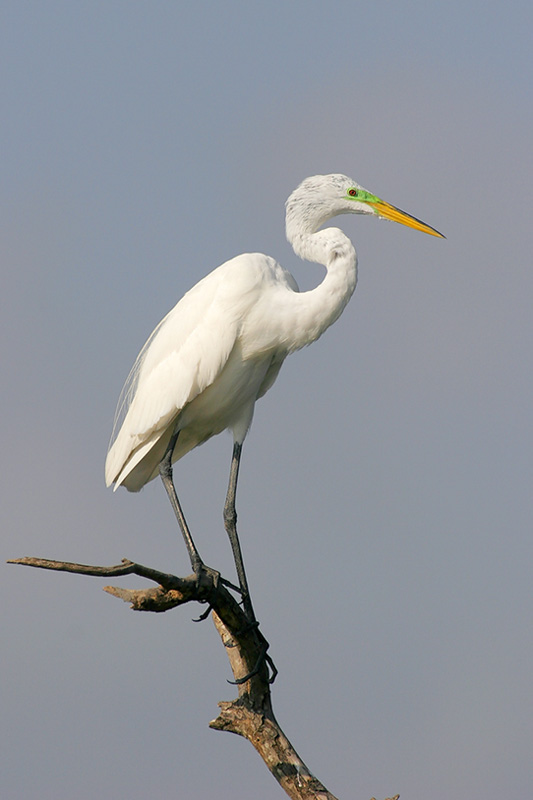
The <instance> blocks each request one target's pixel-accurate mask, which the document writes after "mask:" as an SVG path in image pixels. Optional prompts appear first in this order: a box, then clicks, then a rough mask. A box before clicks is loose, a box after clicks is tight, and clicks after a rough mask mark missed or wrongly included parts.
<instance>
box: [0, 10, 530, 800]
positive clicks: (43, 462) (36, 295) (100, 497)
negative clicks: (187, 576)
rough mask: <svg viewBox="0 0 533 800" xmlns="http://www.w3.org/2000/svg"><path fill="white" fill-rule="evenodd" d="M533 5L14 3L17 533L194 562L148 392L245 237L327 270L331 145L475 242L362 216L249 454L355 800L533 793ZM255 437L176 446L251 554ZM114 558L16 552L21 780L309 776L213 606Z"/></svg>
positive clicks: (275, 582) (292, 712) (331, 757)
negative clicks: (146, 480)
mask: <svg viewBox="0 0 533 800" xmlns="http://www.w3.org/2000/svg"><path fill="white" fill-rule="evenodd" d="M532 17H533V12H532V10H531V4H530V3H529V2H527V3H526V2H517V3H514V4H513V10H512V14H511V13H510V10H509V8H508V7H507V6H506V5H505V4H501V3H490V2H489V3H486V2H484V3H481V2H470V3H466V4H465V3H459V2H450V3H446V4H442V3H428V2H424V3H422V2H404V3H401V4H393V3H386V2H380V1H379V0H374V2H372V3H359V2H350V3H347V2H330V3H328V4H324V3H320V4H319V3H314V2H305V3H304V2H292V3H291V2H289V3H287V2H283V3H281V2H270V3H268V4H255V3H244V2H225V3H214V2H199V3H191V4H184V3H182V4H176V3H174V2H158V3H145V2H144V3H141V2H131V0H128V2H113V1H112V2H107V3H96V2H93V3H89V2H78V3H74V4H73V3H71V2H56V1H55V0H52V1H51V2H48V3H37V2H16V3H15V2H5V3H4V4H3V10H2V25H1V26H0V31H1V33H0V36H1V37H2V39H3V41H2V43H1V47H0V53H1V55H0V59H1V68H0V85H1V89H2V119H3V122H2V133H1V137H2V144H1V149H2V160H1V167H0V169H1V171H2V174H1V180H0V197H1V201H2V213H1V215H0V219H1V225H2V236H1V247H2V258H1V269H2V287H3V288H2V314H1V321H2V331H1V335H0V349H1V355H2V369H3V375H4V380H3V391H2V397H1V401H0V402H1V403H2V412H3V413H2V419H3V422H4V425H3V430H2V452H3V458H2V461H3V464H4V470H3V480H2V502H1V512H0V513H1V523H2V531H3V537H2V541H3V544H2V551H3V557H4V560H5V559H7V558H13V557H18V556H22V555H37V556H44V557H49V558H58V559H64V560H72V561H81V562H86V563H96V564H112V563H116V562H118V561H119V560H120V558H122V557H129V558H132V559H134V560H138V561H140V562H142V563H146V564H148V565H151V566H154V567H157V568H160V569H163V570H166V571H170V572H172V571H173V572H176V573H178V574H184V573H186V572H188V565H187V558H186V553H185V550H184V548H183V545H182V543H181V541H180V539H179V536H178V533H177V531H176V526H175V524H174V521H173V518H172V512H171V509H170V506H169V505H168V503H167V501H166V498H165V497H164V492H163V489H162V487H161V486H160V485H159V484H158V483H153V484H151V485H150V486H148V487H147V488H146V489H145V490H144V491H143V492H141V493H140V494H139V495H129V494H128V493H127V492H125V491H123V490H121V491H119V492H117V493H116V494H113V493H112V492H111V491H109V490H106V489H105V487H104V482H103V462H104V458H105V452H106V447H107V442H108V438H109V435H110V432H111V426H112V420H113V414H114V407H115V403H116V400H117V398H118V394H119V392H120V388H121V385H122V383H123V381H124V379H125V378H126V375H127V374H128V371H129V368H130V366H131V364H132V362H133V360H134V358H135V356H136V354H137V352H138V350H139V349H140V347H141V346H142V344H143V342H144V340H145V339H146V337H147V336H148V334H149V333H150V331H151V330H152V328H153V327H154V326H155V325H156V323H157V322H158V321H159V319H160V318H161V317H162V316H163V315H164V314H165V313H166V311H167V310H168V309H169V308H170V307H171V306H172V305H174V303H175V302H176V300H177V299H178V298H179V297H180V296H181V294H183V292H184V291H186V289H188V288H189V287H190V286H191V285H192V284H194V283H195V282H196V281H197V280H198V279H199V278H200V277H202V276H203V275H204V274H205V273H206V272H208V271H209V270H211V269H212V268H214V267H215V266H216V265H217V264H219V263H221V262H222V261H224V260H226V259H227V258H230V257H231V256H233V255H236V254H237V253H239V252H244V251H250V250H259V251H263V252H267V253H269V254H270V255H273V256H275V257H276V258H278V259H279V260H280V261H282V263H284V264H285V265H286V266H287V267H289V268H290V269H291V270H293V271H294V273H295V275H296V277H297V279H298V280H299V282H300V284H301V285H302V286H303V287H310V286H312V285H314V284H316V282H317V281H319V280H320V279H321V277H322V271H321V269H320V268H319V267H317V266H316V265H306V264H303V263H302V262H299V261H298V259H297V258H296V257H295V256H294V255H293V254H292V252H291V251H290V248H289V246H288V245H287V243H286V242H285V241H284V229H283V203H284V201H285V198H286V196H287V195H288V194H289V192H290V191H291V190H292V189H293V188H294V187H295V185H296V184H297V183H298V182H299V181H300V180H301V179H302V178H304V177H305V176H306V175H310V174H315V173H319V172H330V171H339V172H345V173H347V174H349V175H351V176H352V177H353V178H355V179H356V180H358V181H359V182H360V183H362V184H363V185H364V186H365V187H367V188H368V189H370V190H371V191H373V192H375V193H376V194H378V195H380V196H382V197H384V198H385V199H386V200H389V201H390V202H392V203H394V204H397V205H398V206H400V207H401V208H404V209H405V210H406V211H408V212H410V213H412V214H414V215H415V216H418V217H420V218H422V219H423V220H424V221H426V222H427V223H429V224H430V225H433V226H435V227H436V228H438V229H439V230H442V231H443V232H444V233H445V234H446V236H447V237H448V238H447V240H446V241H440V240H437V239H434V238H432V237H429V236H424V235H422V234H419V233H416V232H414V231H412V230H408V229H407V228H402V227H400V226H398V225H393V224H390V223H385V222H378V221H377V220H372V219H368V218H361V219H356V218H342V220H341V221H340V222H341V225H342V226H343V227H344V229H345V230H346V232H347V233H348V234H349V235H350V236H351V237H352V238H353V239H354V240H355V242H356V245H357V249H358V253H359V275H360V280H359V286H358V289H357V292H356V294H355V296H354V298H353V300H352V301H351V303H350V304H349V306H348V308H347V309H346V311H345V313H344V315H343V316H342V318H341V319H340V320H339V322H338V323H337V324H336V325H335V326H334V327H333V328H332V329H331V330H330V331H328V333H327V334H326V335H325V336H324V337H323V338H322V339H321V340H320V341H319V342H317V343H316V344H315V345H314V346H313V347H312V348H310V349H308V350H305V351H302V352H301V353H298V354H296V355H294V356H292V357H291V358H290V359H289V360H288V361H287V363H286V364H285V366H284V368H283V370H282V372H281V375H280V377H279V379H278V382H277V384H276V385H275V387H274V388H273V389H272V390H271V392H270V393H269V394H268V395H267V396H266V397H265V398H264V400H262V401H261V402H260V404H258V407H257V409H256V416H255V420H254V425H253V428H252V431H251V433H250V435H249V438H248V440H247V442H246V445H245V450H244V456H243V465H242V478H241V483H240V487H239V490H240V491H239V497H238V508H239V524H240V531H241V538H242V541H243V547H244V552H245V559H246V563H247V568H248V573H249V579H250V582H251V585H252V589H253V596H254V603H255V606H256V609H257V612H258V615H259V617H260V619H261V623H262V629H263V631H264V633H265V635H266V636H267V637H268V638H269V640H270V642H271V653H272V656H273V658H274V659H275V661H276V664H277V666H278V668H279V672H280V674H279V677H278V680H277V681H276V684H275V686H274V704H275V709H276V713H277V715H278V718H279V720H280V722H281V724H282V725H283V726H284V728H285V730H286V733H287V734H288V735H289V737H290V738H291V739H292V741H293V742H294V744H295V746H296V748H297V749H298V751H299V752H300V753H301V755H302V757H303V758H304V760H305V761H306V762H307V763H308V764H309V766H310V768H311V769H312V770H313V771H314V772H315V773H316V774H317V775H318V777H319V778H320V779H321V780H322V781H323V782H324V783H325V784H326V785H327V786H328V788H329V789H331V791H333V792H334V793H336V794H337V795H339V797H341V798H348V797H353V798H369V797H371V796H372V795H376V797H378V798H379V797H385V796H389V795H391V794H394V793H396V792H400V793H401V795H402V798H405V799H407V798H409V800H427V798H429V797H431V798H432V800H448V799H449V798H450V797H457V798H463V797H464V798H466V797H468V798H469V800H492V798H501V797H527V796H528V795H529V793H530V791H531V782H532V779H533V768H532V766H531V742H532V741H533V707H532V706H533V702H532V690H531V675H532V660H533V638H532V625H531V622H532V611H533V601H532V592H531V586H532V577H531V576H532V562H533V537H532V536H531V528H532V526H531V518H532V510H533V509H532V491H531V473H532V469H531V467H532V464H531V460H532V456H531V453H532V445H533V442H532V433H533V431H532V422H531V394H532V389H533V380H532V376H531V367H530V363H531V352H532V347H533V341H532V340H533V324H532V315H531V304H532V297H533V274H532V270H531V256H530V247H531V245H530V240H531V223H530V216H531V212H530V205H531V203H530V195H531V188H530V187H531V184H532V181H533V167H532V160H531V140H532V117H533V114H532V99H533V98H532V94H533V92H532V83H531V75H532V68H533V57H532V54H531V43H530V36H531V25H532V22H533V19H532ZM230 453H231V438H230V437H229V436H228V435H223V436H220V437H218V438H217V439H216V440H212V441H211V442H210V443H208V444H207V445H205V446H204V447H202V448H199V449H198V450H197V451H195V452H194V453H192V454H190V455H189V456H188V457H187V458H186V459H185V460H184V461H182V462H181V463H180V464H178V465H177V468H176V470H175V478H176V483H177V486H178V491H179V492H180V495H181V497H182V501H183V505H184V508H185V511H186V514H187V516H188V518H189V522H190V525H191V527H192V529H193V531H194V532H195V534H196V537H197V540H198V544H199V547H200V550H201V552H202V554H203V555H204V557H205V559H206V561H207V562H208V563H209V564H211V565H212V566H215V567H219V568H221V569H222V570H223V572H224V573H225V574H231V556H230V551H229V545H228V543H227V541H226V537H225V534H224V531H223V527H222V522H221V510H222V504H223V497H224V493H225V489H226V482H227V472H228V468H229V459H230ZM119 583H120V582H119ZM122 583H124V584H127V585H130V586H131V585H141V582H140V581H139V580H138V579H135V580H130V581H126V580H124V581H122ZM101 587H102V584H101V583H100V582H99V581H98V580H96V579H89V578H87V579H84V578H81V577H73V576H66V575H59V574H53V573H39V572H38V571H29V570H23V569H22V568H16V567H13V566H9V567H8V566H6V565H4V566H3V567H2V580H1V592H2V596H1V603H0V607H1V608H2V612H1V626H2V627H1V630H2V641H3V643H4V646H3V648H2V650H3V654H2V661H3V667H2V682H1V686H0V691H1V694H2V697H1V707H2V726H1V728H2V733H1V735H2V740H1V742H0V750H1V752H2V762H3V765H2V770H1V774H0V795H1V796H2V798H3V800H4V799H5V800H21V799H22V798H29V797H37V796H38V797H39V798H40V799H41V800H70V799H71V798H72V797H75V798H76V799H77V800H93V798H95V797H99V798H102V800H108V799H109V800H111V798H114V797H117V796H120V797H128V798H129V800H141V799H142V800H144V799H145V798H146V797H148V796H152V795H153V794H154V791H157V794H158V795H159V796H167V797H175V796H177V797H188V796H192V795H193V794H194V796H195V797H199V798H203V797H206V798H207V797H210V796H212V795H214V794H215V792H216V796H217V798H218V799H219V800H230V798H231V800H234V798H241V797H242V798H243V799H244V798H249V797H251V796H252V794H253V797H254V798H257V800H269V799H270V798H276V797H281V796H282V795H281V791H280V790H279V788H278V787H277V785H276V783H275V782H274V780H273V779H272V777H271V776H270V775H269V774H268V772H267V770H266V769H265V767H264V765H263V764H262V762H261V761H260V760H259V759H258V757H257V756H256V754H255V753H254V751H253V750H252V748H251V747H250V745H249V744H247V743H246V742H244V741H241V740H240V739H237V738H236V737H231V736H227V735H223V734H219V733H215V732H213V731H211V730H209V729H208V727H207V723H208V721H209V720H210V719H212V718H213V717H215V716H216V713H217V706H216V703H217V702H218V701H219V700H222V699H230V698H231V697H232V696H233V695H234V692H233V689H232V688H231V687H229V686H228V685H227V683H226V678H229V677H230V672H229V667H228V665H227V663H226V660H225V655H224V653H223V652H222V648H221V646H220V643H219V641H218V638H217V636H216V633H215V632H214V629H213V627H212V625H211V623H210V622H206V623H204V624H202V625H193V624H192V623H191V622H190V619H191V617H192V616H194V615H195V614H196V609H194V608H193V607H187V608H184V609H181V610H175V611H174V612H172V613H168V614H165V615H161V616H149V615H142V614H134V613H133V612H131V611H129V610H128V608H127V607H126V606H124V605H123V604H121V603H119V602H117V601H116V600H113V599H112V598H110V597H108V596H107V595H105V594H104V593H103V592H102V591H101ZM250 787H253V788H250Z"/></svg>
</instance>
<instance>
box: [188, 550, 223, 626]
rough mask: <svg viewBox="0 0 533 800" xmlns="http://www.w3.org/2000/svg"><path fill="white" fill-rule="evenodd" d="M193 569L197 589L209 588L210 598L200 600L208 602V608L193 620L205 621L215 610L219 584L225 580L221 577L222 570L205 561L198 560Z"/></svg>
mask: <svg viewBox="0 0 533 800" xmlns="http://www.w3.org/2000/svg"><path fill="white" fill-rule="evenodd" d="M193 569H194V574H195V576H196V588H197V590H198V591H200V589H202V588H206V589H207V590H208V598H207V599H206V600H202V601H200V602H204V603H208V606H207V608H206V610H205V611H203V612H202V613H201V614H200V616H199V617H198V618H197V619H193V622H203V620H204V619H207V617H208V616H209V614H210V613H211V611H212V610H213V606H214V605H215V604H216V600H217V595H218V590H219V586H220V584H224V583H225V581H224V579H223V578H221V576H220V572H218V571H217V570H216V569H213V568H212V567H208V566H207V565H206V564H204V562H203V561H198V562H196V563H195V564H193Z"/></svg>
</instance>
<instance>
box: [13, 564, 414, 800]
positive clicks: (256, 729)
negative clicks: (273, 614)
mask: <svg viewBox="0 0 533 800" xmlns="http://www.w3.org/2000/svg"><path fill="white" fill-rule="evenodd" d="M8 563H10V564H21V565H23V566H28V567H37V568H39V569H49V570H57V571H61V572H71V573H75V574H78V575H91V576H95V577H102V578H109V577H122V576H124V575H138V576H140V577H143V578H147V579H148V580H151V581H154V582H155V583H157V584H158V585H157V586H155V587H152V588H148V589H125V588H121V587H117V586H105V587H104V590H105V591H106V592H108V594H111V595H113V596H114V597H118V598H119V599H121V600H124V601H125V602H127V603H130V606H131V608H132V609H133V610H135V611H151V612H155V613H162V612H165V611H169V610H170V609H171V608H175V607H176V606H180V605H183V604H185V603H189V602H193V601H195V602H200V603H204V604H206V603H207V604H208V612H209V611H211V615H212V618H213V621H214V624H215V628H216V630H217V632H218V634H219V636H220V638H221V640H222V644H223V645H224V648H225V650H226V653H227V655H228V659H229V663H230V666H231V669H232V672H233V676H234V678H235V681H234V683H235V685H236V686H237V688H238V698H237V699H235V700H231V701H222V702H220V703H219V704H218V705H219V708H220V713H219V715H218V717H217V718H216V719H214V720H212V721H211V722H210V723H209V727H211V728H213V729H214V730H219V731H229V732H231V733H236V734H238V735H239V736H243V737H244V738H245V739H248V741H249V742H250V743H251V744H252V745H253V746H254V747H255V749H256V750H257V752H258V753H259V755H260V756H261V758H262V759H263V761H264V763H265V764H266V766H267V768H268V769H269V770H270V772H271V773H272V775H273V776H274V777H275V778H276V780H277V781H278V783H279V784H280V786H281V787H282V788H283V790H284V791H285V792H286V794H287V795H288V796H289V797H290V798H292V800H336V798H335V796H334V795H332V794H331V792H329V791H328V790H327V789H326V787H325V786H324V785H323V784H322V783H321V782H320V781H319V780H318V779H317V778H316V777H315V776H314V775H313V774H312V773H311V771H310V770H309V768H308V767H307V765H306V764H305V763H304V762H303V761H302V759H301V758H300V756H299V755H298V753H297V752H296V750H295V749H294V747H293V746H292V744H291V743H290V741H289V739H288V738H287V736H286V735H285V734H284V732H283V730H282V729H281V728H280V726H279V724H278V722H277V720H276V718H275V716H274V711H273V708H272V695H271V688H270V687H271V684H272V682H273V680H274V678H275V676H276V670H275V667H274V664H273V662H272V660H271V659H270V657H269V655H268V652H267V651H268V642H267V640H266V639H265V637H264V636H263V634H262V633H261V631H260V630H259V626H258V625H257V623H252V624H250V622H249V619H248V617H247V616H246V614H245V612H244V611H243V609H242V607H241V606H240V604H239V603H238V602H237V600H236V599H235V597H234V596H233V594H232V593H231V592H230V591H229V589H230V588H232V589H235V588H236V587H234V586H233V585H232V584H231V583H229V581H225V580H224V579H223V578H221V577H220V575H219V573H218V572H216V571H215V570H211V569H209V568H207V569H206V571H205V572H203V573H202V574H201V575H200V576H197V575H194V574H193V575H188V576H187V577H185V578H179V577H177V576H176V575H170V574H168V573H165V572H160V571H159V570H156V569H152V568H151V567H145V566H143V565H142V564H137V563H135V562H134V561H129V560H128V559H126V558H125V559H123V560H122V561H121V563H120V564H116V565H114V566H111V567H98V566H89V565H87V564H74V563H71V562H68V561H52V560H50V559H44V558H29V557H27V558H18V559H13V560H12V561H9V562H8ZM201 616H202V618H205V617H206V612H204V614H203V615H201ZM398 798H399V795H396V796H395V797H393V798H390V800H398ZM372 800H375V799H374V798H372Z"/></svg>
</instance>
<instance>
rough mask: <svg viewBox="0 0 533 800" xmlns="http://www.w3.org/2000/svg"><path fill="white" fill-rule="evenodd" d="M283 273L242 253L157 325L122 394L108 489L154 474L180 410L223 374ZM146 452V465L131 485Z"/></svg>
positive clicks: (266, 261)
mask: <svg viewBox="0 0 533 800" xmlns="http://www.w3.org/2000/svg"><path fill="white" fill-rule="evenodd" d="M280 271H281V268H280V267H279V266H278V265H277V264H276V263H275V262H274V261H273V260H272V259H270V258H267V257H266V256H261V255H258V254H253V255H251V254H246V255H243V256H238V257H237V258H235V259H232V260H231V261H228V262H226V263H225V264H223V265H222V266H221V267H218V269H216V270H214V271H213V272H211V273H210V274H209V275H207V277H205V278H204V279H203V280H201V281H200V282H199V283H198V284H196V286H194V287H193V288H192V289H191V290H190V291H189V292H187V294H185V295H184V296H183V297H182V299H181V300H180V301H179V302H178V304H177V305H176V306H175V307H174V308H173V309H172V310H171V311H170V312H169V313H168V314H167V316H166V317H165V318H164V319H163V320H162V321H161V322H160V323H159V325H158V326H157V328H156V329H155V330H154V332H153V333H152V334H151V336H150V338H149V339H148V341H147V342H146V344H145V345H144V347H143V349H142V350H141V352H140V354H139V356H138V358H137V360H136V362H135V364H134V366H133V369H132V370H131V372H130V375H129V377H128V380H127V381H126V384H125V386H124V389H123V390H122V393H121V398H120V400H119V405H118V409H117V414H116V419H115V426H114V430H113V436H112V440H111V442H112V443H111V445H110V449H109V452H108V456H107V460H106V483H107V485H108V486H109V485H110V484H111V483H114V482H115V483H116V486H118V485H120V484H121V483H125V485H126V486H127V488H128V489H132V490H136V489H140V488H141V486H142V485H144V483H146V482H147V481H148V480H150V479H151V478H152V477H154V476H155V474H156V471H157V466H158V464H159V461H160V460H161V458H162V457H163V455H164V451H165V448H166V446H167V444H168V441H169V440H170V437H171V435H172V433H173V430H174V425H175V422H176V419H177V417H178V415H179V413H180V411H181V410H182V409H183V408H184V407H185V406H186V405H187V404H189V403H190V402H191V401H192V400H194V398H195V397H197V396H198V395H199V394H200V393H201V392H203V391H204V390H205V389H206V388H207V387H209V386H210V385H211V384H212V383H213V382H214V381H215V380H216V378H217V377H218V376H219V375H220V373H221V371H222V370H223V368H224V366H225V365H226V363H227V361H228V358H229V356H230V353H231V352H232V350H233V348H234V346H235V343H236V342H237V340H238V337H239V333H240V330H241V327H242V325H243V323H244V321H245V320H246V316H247V314H248V312H249V310H250V308H251V307H252V306H253V305H254V304H255V303H256V302H257V299H258V297H259V296H260V295H261V294H262V292H264V290H265V289H266V288H267V286H272V285H274V284H278V285H279V283H280V277H281V276H280ZM282 272H283V273H285V271H284V270H282ZM283 278H285V274H283ZM285 280H286V279H285ZM285 280H283V281H281V282H283V283H285ZM291 288H292V286H291ZM192 446H194V445H192ZM147 454H150V459H148V463H146V464H144V465H141V466H142V470H141V469H140V467H139V468H138V469H139V474H138V475H137V476H136V477H135V479H134V478H133V476H132V477H131V478H130V481H129V482H127V478H128V475H130V473H131V472H132V470H134V469H135V467H136V466H137V465H139V464H140V462H141V461H142V460H143V459H145V458H146V456H147ZM152 456H153V457H152ZM115 488H116V487H115Z"/></svg>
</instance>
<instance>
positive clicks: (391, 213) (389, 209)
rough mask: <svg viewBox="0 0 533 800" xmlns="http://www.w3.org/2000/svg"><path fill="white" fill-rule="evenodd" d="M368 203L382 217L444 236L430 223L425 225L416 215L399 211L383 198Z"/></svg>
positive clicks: (431, 234) (442, 237)
mask: <svg viewBox="0 0 533 800" xmlns="http://www.w3.org/2000/svg"><path fill="white" fill-rule="evenodd" d="M368 205H369V206H372V208H373V209H374V210H375V212H376V214H378V216H380V217H383V218H384V219H390V220H392V221H393V222H400V223H401V224H402V225H407V227H408V228H414V229H415V230H417V231H422V232H423V233H429V234H430V236H439V237H440V238H441V239H445V238H446V237H445V236H444V234H442V233H439V232H438V231H437V230H435V228H432V227H431V226H430V225H426V223H425V222H421V220H419V219H417V218H416V217H412V216H411V215H410V214H406V213H405V211H400V209H399V208H396V207H395V206H391V205H390V204H389V203H385V201H384V200H377V201H376V202H374V203H372V202H369V203H368Z"/></svg>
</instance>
